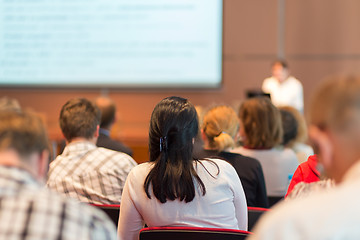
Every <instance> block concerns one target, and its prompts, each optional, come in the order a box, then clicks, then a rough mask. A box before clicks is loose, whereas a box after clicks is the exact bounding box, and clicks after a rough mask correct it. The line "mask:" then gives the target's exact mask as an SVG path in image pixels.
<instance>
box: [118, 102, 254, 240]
mask: <svg viewBox="0 0 360 240" xmlns="http://www.w3.org/2000/svg"><path fill="white" fill-rule="evenodd" d="M198 131H199V130H198V118H197V113H196V110H195V108H194V106H193V105H192V104H191V103H190V102H189V101H188V100H186V99H184V98H180V97H168V98H165V99H163V100H162V101H160V102H159V103H158V104H157V105H156V106H155V108H154V110H153V113H152V115H151V120H150V127H149V151H150V161H149V162H146V163H143V164H140V165H138V166H136V167H135V168H134V169H133V170H132V171H131V172H130V174H129V176H128V178H127V180H126V183H125V187H124V192H123V196H122V202H121V206H120V218H119V226H118V234H119V237H120V239H121V240H126V239H131V240H137V239H138V235H139V231H140V230H141V228H142V227H143V226H144V224H145V223H146V224H147V226H149V227H156V226H198V227H215V228H232V229H242V230H247V221H248V220H247V205H246V198H245V194H244V190H243V188H242V185H241V182H240V179H239V177H238V175H237V173H236V171H235V169H234V168H233V167H232V166H231V165H230V164H229V163H227V162H226V161H224V160H220V159H216V158H212V159H204V160H194V159H193V158H192V153H193V151H192V150H193V141H194V139H195V137H196V135H197V134H198Z"/></svg>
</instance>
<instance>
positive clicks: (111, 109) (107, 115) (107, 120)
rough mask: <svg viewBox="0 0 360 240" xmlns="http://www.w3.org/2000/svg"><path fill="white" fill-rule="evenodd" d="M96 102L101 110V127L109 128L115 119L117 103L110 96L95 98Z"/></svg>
mask: <svg viewBox="0 0 360 240" xmlns="http://www.w3.org/2000/svg"><path fill="white" fill-rule="evenodd" d="M95 104H96V106H97V107H98V108H99V109H100V111H101V121H100V127H101V128H109V127H110V126H111V124H112V123H113V122H114V121H115V113H116V106H115V103H114V102H113V101H112V100H111V99H109V98H106V97H99V98H97V99H96V100H95Z"/></svg>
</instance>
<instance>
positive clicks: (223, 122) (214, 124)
mask: <svg viewBox="0 0 360 240" xmlns="http://www.w3.org/2000/svg"><path fill="white" fill-rule="evenodd" d="M202 129H203V132H204V133H205V135H206V137H207V138H208V140H209V147H210V148H211V149H216V150H218V151H223V150H224V149H226V148H229V147H234V146H235V142H234V138H235V135H236V134H237V133H238V130H239V119H238V117H237V115H236V113H235V111H234V110H233V109H232V108H231V107H228V106H225V105H222V106H216V107H213V108H211V109H210V110H209V111H208V112H207V113H206V114H205V116H204V121H203V126H202Z"/></svg>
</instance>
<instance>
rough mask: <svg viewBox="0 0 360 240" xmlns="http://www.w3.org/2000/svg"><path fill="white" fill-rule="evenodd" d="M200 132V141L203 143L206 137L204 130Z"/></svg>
mask: <svg viewBox="0 0 360 240" xmlns="http://www.w3.org/2000/svg"><path fill="white" fill-rule="evenodd" d="M200 131H201V139H202V140H203V141H206V140H207V136H206V134H205V132H204V130H203V129H201V130H200Z"/></svg>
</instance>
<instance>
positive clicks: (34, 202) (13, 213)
mask: <svg viewBox="0 0 360 240" xmlns="http://www.w3.org/2000/svg"><path fill="white" fill-rule="evenodd" d="M116 238H117V236H116V229H115V226H114V224H113V223H112V222H111V221H110V220H109V219H108V217H107V216H106V215H105V214H104V213H103V212H101V211H99V210H97V209H95V208H93V207H91V206H88V205H87V204H83V203H79V202H77V201H74V200H72V199H66V198H64V197H63V196H60V195H59V194H57V193H53V192H51V191H49V190H48V189H46V188H45V187H44V186H41V185H40V184H39V183H38V182H37V181H36V180H35V179H34V178H33V177H32V176H31V175H30V174H29V173H28V172H27V171H25V170H22V169H19V168H15V167H5V166H0V239H24V240H26V239H46V240H52V239H56V240H61V239H74V240H75V239H94V240H97V239H116Z"/></svg>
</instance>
